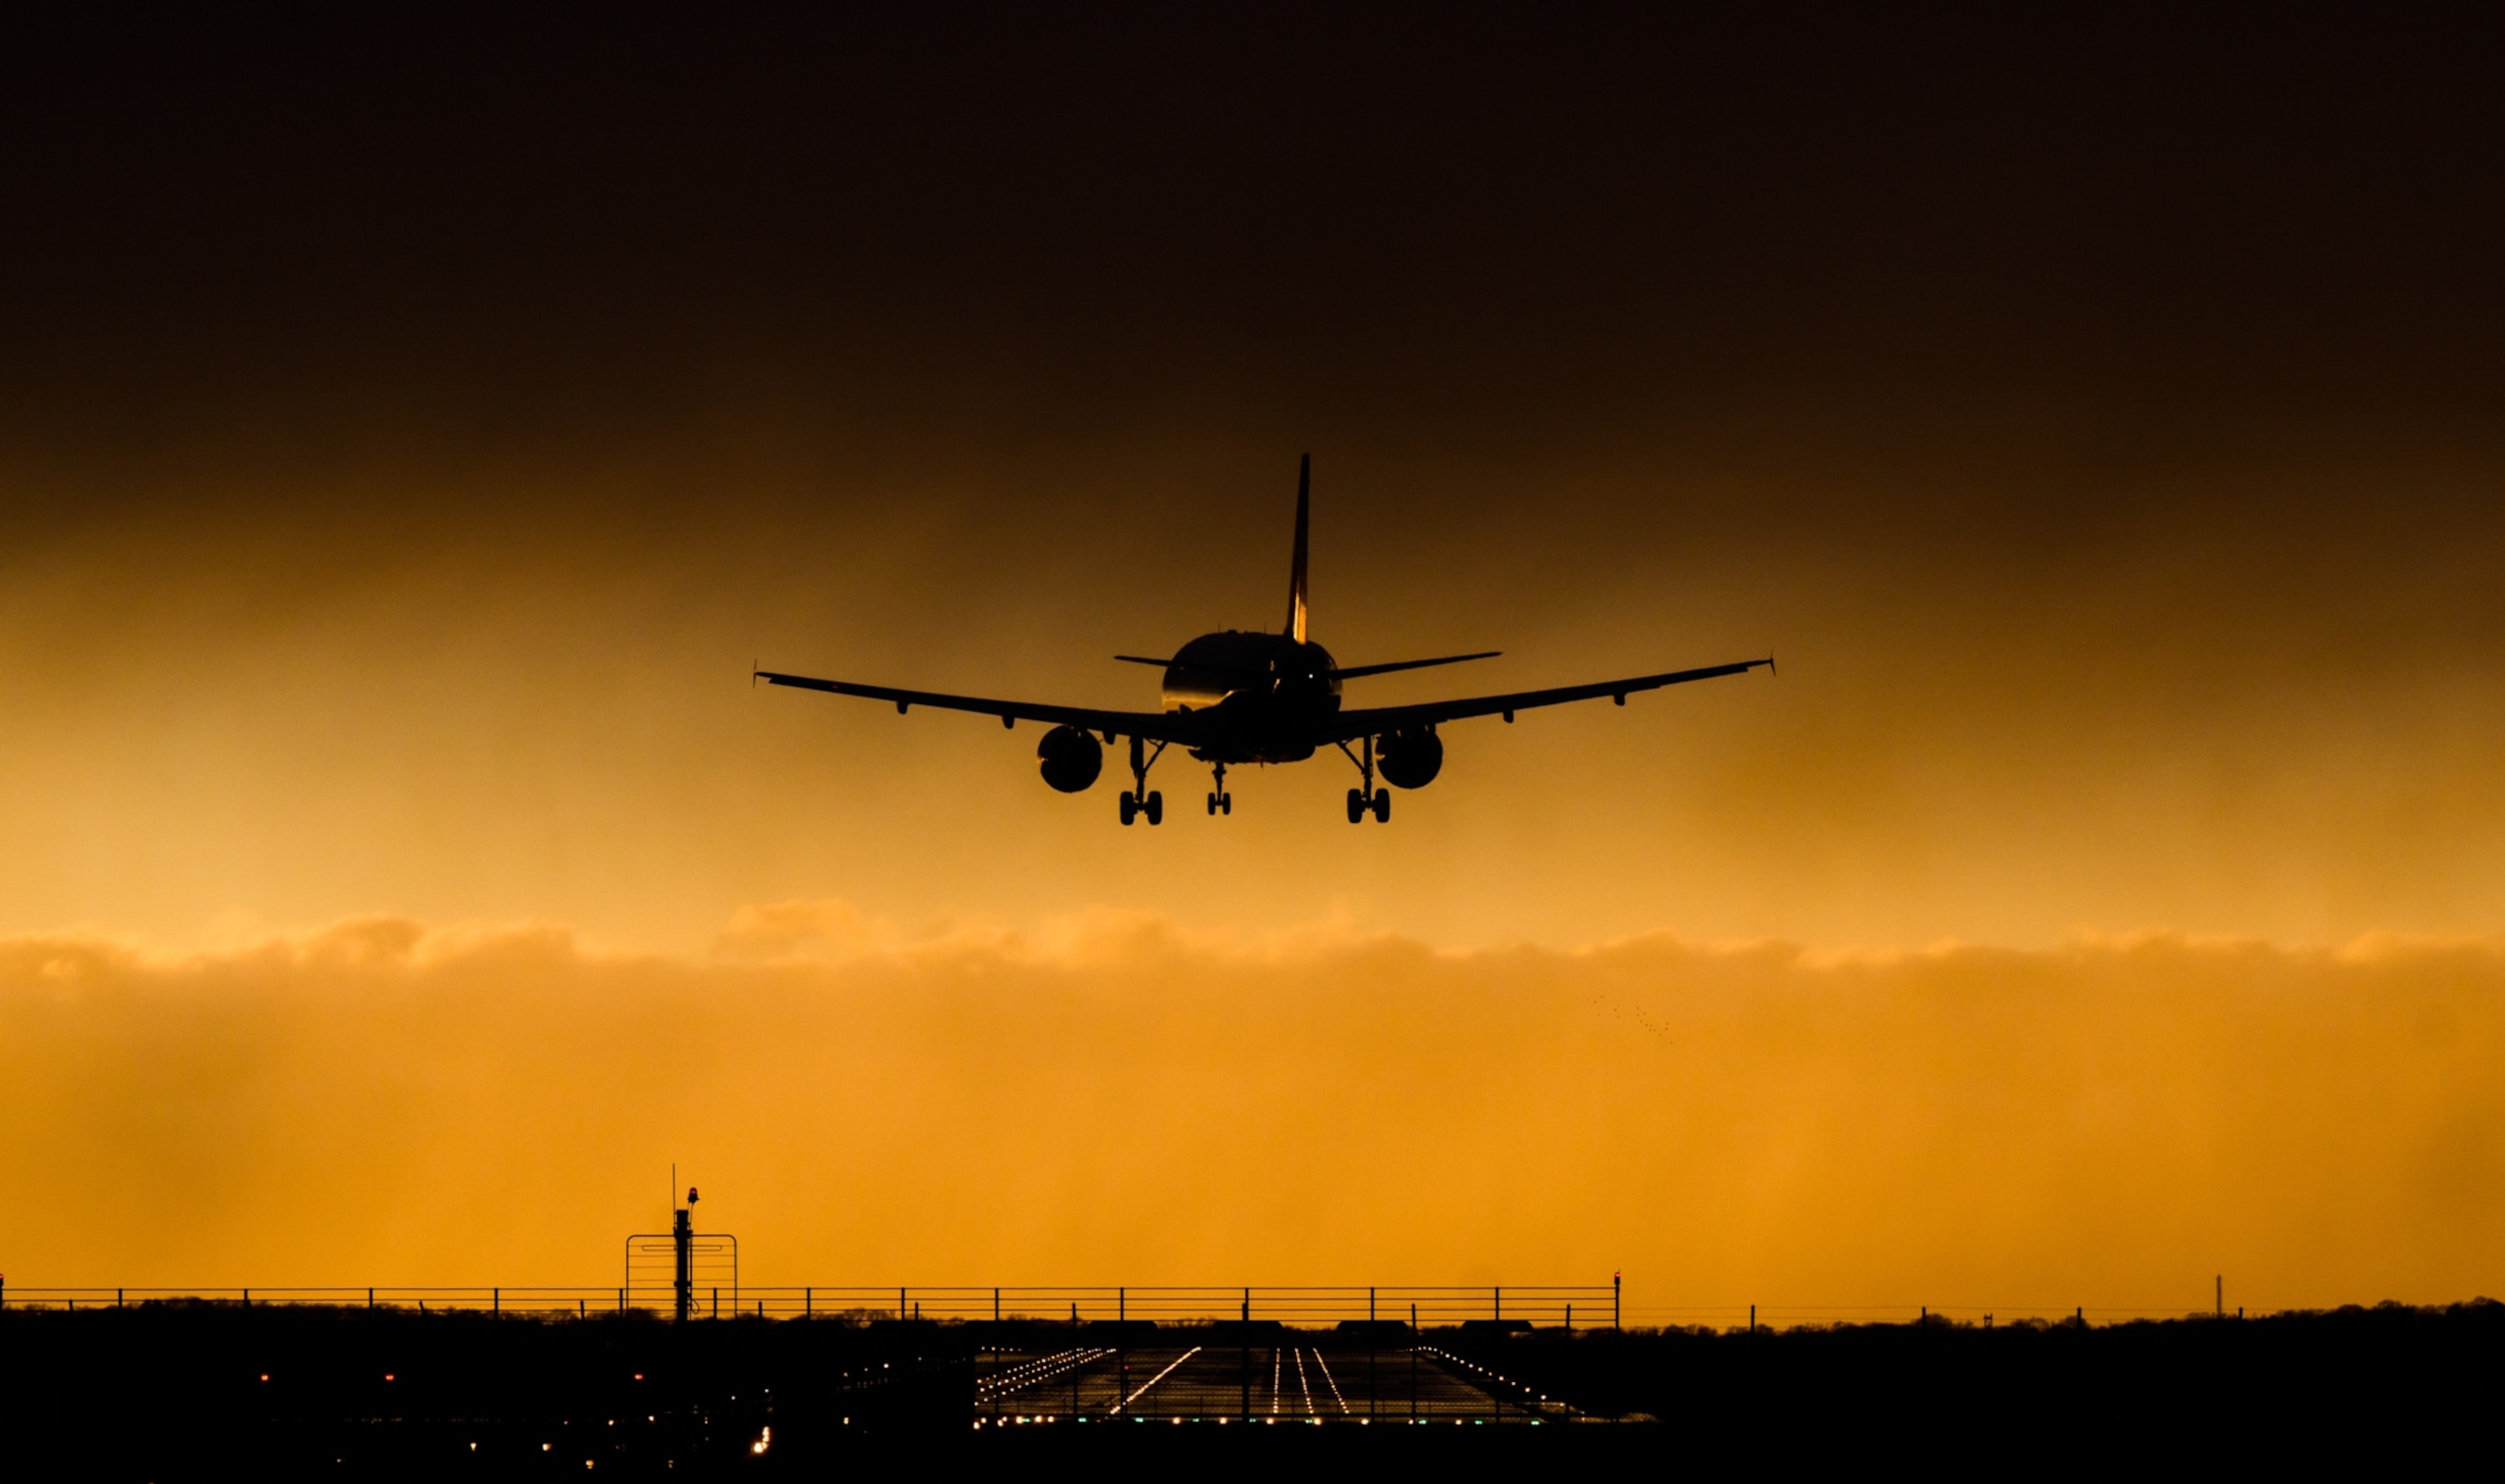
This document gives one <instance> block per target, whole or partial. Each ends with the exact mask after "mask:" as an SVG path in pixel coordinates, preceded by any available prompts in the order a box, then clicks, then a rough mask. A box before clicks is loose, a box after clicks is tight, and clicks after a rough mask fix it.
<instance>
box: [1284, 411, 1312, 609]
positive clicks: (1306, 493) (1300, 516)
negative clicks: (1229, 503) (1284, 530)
mask: <svg viewBox="0 0 2505 1484" xmlns="http://www.w3.org/2000/svg"><path fill="white" fill-rule="evenodd" d="M1313 489H1314V456H1313V455H1312V454H1310V453H1308V454H1306V455H1305V456H1304V459H1303V461H1302V462H1300V463H1298V464H1297V465H1296V563H1295V567H1294V570H1293V571H1292V573H1291V574H1290V575H1289V577H1288V638H1290V639H1293V640H1294V641H1296V642H1297V643H1298V644H1303V643H1304V642H1305V524H1306V521H1307V518H1308V516H1309V514H1310V512H1312V509H1313Z"/></svg>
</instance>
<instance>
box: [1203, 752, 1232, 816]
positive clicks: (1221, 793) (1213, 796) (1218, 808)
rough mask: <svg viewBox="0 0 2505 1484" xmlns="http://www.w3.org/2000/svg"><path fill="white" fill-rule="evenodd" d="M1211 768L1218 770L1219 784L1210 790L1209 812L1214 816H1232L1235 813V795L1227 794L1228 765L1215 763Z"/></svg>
mask: <svg viewBox="0 0 2505 1484" xmlns="http://www.w3.org/2000/svg"><path fill="white" fill-rule="evenodd" d="M1210 766H1211V767H1213V768H1216V769H1217V784H1216V786H1215V787H1213V788H1212V789H1211V790H1210V795H1209V812H1210V813H1212V814H1232V813H1234V812H1235V795H1232V794H1229V793H1227V792H1226V764H1225V763H1223V762H1213V763H1211V764H1210Z"/></svg>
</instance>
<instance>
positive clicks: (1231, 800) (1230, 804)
mask: <svg viewBox="0 0 2505 1484" xmlns="http://www.w3.org/2000/svg"><path fill="white" fill-rule="evenodd" d="M1217 812H1218V813H1220V814H1232V813H1234V812H1235V795H1232V794H1220V795H1217Z"/></svg>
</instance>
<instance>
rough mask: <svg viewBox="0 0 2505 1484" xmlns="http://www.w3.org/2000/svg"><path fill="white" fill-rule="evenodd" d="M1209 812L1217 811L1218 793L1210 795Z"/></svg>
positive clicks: (1214, 812)
mask: <svg viewBox="0 0 2505 1484" xmlns="http://www.w3.org/2000/svg"><path fill="white" fill-rule="evenodd" d="M1209 812H1210V813H1212V814H1216V813H1217V795H1215V794H1212V795H1209Z"/></svg>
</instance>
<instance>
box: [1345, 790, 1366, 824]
mask: <svg viewBox="0 0 2505 1484" xmlns="http://www.w3.org/2000/svg"><path fill="white" fill-rule="evenodd" d="M1364 819H1365V791H1364V790H1363V789H1351V790H1349V791H1348V822H1349V823H1350V824H1352V825H1355V824H1360V823H1362V822H1363V821H1364Z"/></svg>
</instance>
